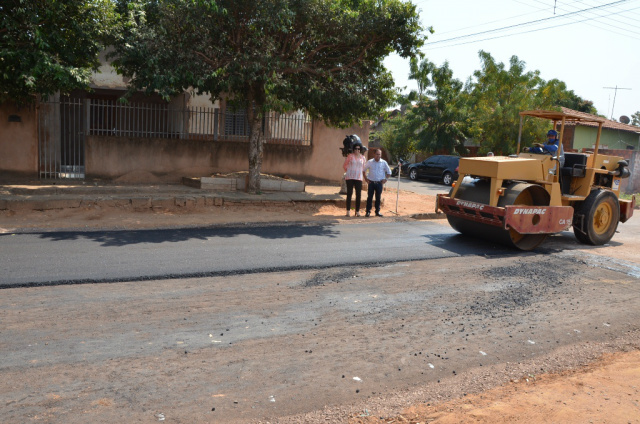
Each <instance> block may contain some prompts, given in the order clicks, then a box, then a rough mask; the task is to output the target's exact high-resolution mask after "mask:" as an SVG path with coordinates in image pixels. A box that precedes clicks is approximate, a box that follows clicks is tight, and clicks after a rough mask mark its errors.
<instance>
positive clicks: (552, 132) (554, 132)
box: [547, 130, 558, 136]
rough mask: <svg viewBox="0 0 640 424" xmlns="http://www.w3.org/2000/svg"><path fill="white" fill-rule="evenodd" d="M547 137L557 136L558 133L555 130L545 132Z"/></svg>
mask: <svg viewBox="0 0 640 424" xmlns="http://www.w3.org/2000/svg"><path fill="white" fill-rule="evenodd" d="M547 135H553V136H557V135H558V131H556V130H549V132H547Z"/></svg>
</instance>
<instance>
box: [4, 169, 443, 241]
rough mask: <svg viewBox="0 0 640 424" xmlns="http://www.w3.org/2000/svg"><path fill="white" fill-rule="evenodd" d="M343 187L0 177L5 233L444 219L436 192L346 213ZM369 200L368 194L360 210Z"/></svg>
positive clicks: (392, 194)
mask: <svg viewBox="0 0 640 424" xmlns="http://www.w3.org/2000/svg"><path fill="white" fill-rule="evenodd" d="M339 192H340V187H339V185H338V184H335V185H315V184H307V185H306V186H305V191H304V192H263V193H261V194H249V193H245V192H243V191H211V190H207V189H201V188H194V187H188V186H186V185H181V184H170V183H150V184H141V183H126V184H124V183H114V182H108V181H55V182H49V181H38V180H35V181H18V182H16V181H1V180H0V234H7V233H15V232H42V231H44V232H49V231H91V230H138V229H169V228H171V229H175V228H203V227H211V226H226V225H264V224H268V223H270V224H279V223H287V224H290V223H294V222H296V223H300V224H303V223H312V222H313V223H327V222H341V223H358V222H360V223H362V222H367V223H374V222H376V221H379V220H380V219H384V220H389V219H393V220H398V219H400V220H404V219H434V218H436V219H437V218H440V219H441V218H444V215H443V214H435V213H434V210H435V197H433V196H427V195H420V194H416V193H412V192H410V191H404V190H401V191H400V193H399V195H398V194H397V192H396V190H395V189H385V191H384V192H383V195H382V213H383V214H384V216H385V218H379V217H375V218H374V217H372V218H366V217H364V216H362V217H355V216H353V215H354V214H353V213H352V216H350V217H346V216H345V207H346V195H343V194H339ZM398 199H399V207H398V206H397V200H398ZM354 200H355V199H354ZM365 200H366V191H365V192H363V193H362V203H361V209H360V211H361V213H362V215H364V206H365V205H364V202H365ZM352 205H353V207H355V204H352Z"/></svg>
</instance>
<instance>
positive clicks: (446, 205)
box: [436, 110, 636, 250]
mask: <svg viewBox="0 0 640 424" xmlns="http://www.w3.org/2000/svg"><path fill="white" fill-rule="evenodd" d="M525 117H534V118H542V119H548V120H551V121H553V128H554V129H557V128H558V127H559V133H560V135H559V138H560V140H562V135H563V134H564V131H565V124H566V123H569V122H593V123H596V124H597V125H598V132H597V137H596V143H595V146H594V149H593V152H592V153H565V154H564V163H563V164H562V165H561V160H560V155H555V156H551V155H549V154H537V153H530V152H521V151H520V142H521V137H522V127H523V120H524V119H525ZM604 122H605V119H604V118H600V117H597V116H594V115H589V114H583V113H566V112H555V111H547V110H530V111H524V112H520V131H519V134H518V144H517V154H515V155H511V156H491V157H477V158H461V159H460V167H459V170H458V171H459V177H458V180H457V181H456V182H455V184H454V186H453V188H452V189H451V191H450V192H449V194H439V195H438V197H437V201H436V212H438V211H441V212H444V213H445V214H446V215H447V220H448V221H449V224H450V225H451V226H452V227H453V228H454V229H455V230H457V231H459V232H460V233H462V234H465V235H469V236H474V237H479V238H483V239H485V240H489V241H496V242H500V243H503V244H506V245H509V246H513V247H516V248H518V249H521V250H531V249H534V248H536V247H537V246H539V245H540V244H541V243H542V242H543V241H544V240H545V239H546V238H547V236H548V235H550V234H554V233H558V232H561V231H564V230H567V229H568V228H569V227H573V232H574V234H575V236H576V238H577V239H578V241H580V242H581V243H585V244H591V245H602V244H605V243H607V242H608V241H609V240H611V237H613V234H614V233H615V231H616V229H617V227H618V223H619V222H623V223H624V222H626V221H627V220H628V219H629V218H631V216H632V215H633V209H634V207H635V203H636V199H635V196H632V198H631V200H624V199H620V198H619V196H620V181H621V179H624V178H628V177H629V175H630V171H629V164H628V162H627V161H626V160H624V158H623V157H620V156H608V155H604V154H599V153H598V148H599V146H600V134H601V133H602V125H603V124H604Z"/></svg>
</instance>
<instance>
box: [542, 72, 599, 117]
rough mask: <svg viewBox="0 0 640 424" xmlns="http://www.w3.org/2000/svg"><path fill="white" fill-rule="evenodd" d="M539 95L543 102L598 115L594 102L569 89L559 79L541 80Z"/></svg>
mask: <svg viewBox="0 0 640 424" xmlns="http://www.w3.org/2000/svg"><path fill="white" fill-rule="evenodd" d="M537 96H538V97H539V98H540V103H541V104H548V105H551V107H553V106H557V107H559V106H563V107H566V108H569V109H573V110H577V111H578V112H584V113H590V114H593V115H596V114H597V113H598V111H597V110H596V108H595V107H594V106H593V102H592V101H590V100H585V99H583V98H582V97H580V96H578V95H577V94H575V93H574V92H573V90H568V89H567V84H565V83H564V82H563V81H560V80H558V79H552V80H550V81H546V82H541V84H540V88H539V89H538V94H537Z"/></svg>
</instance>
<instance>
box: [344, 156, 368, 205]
mask: <svg viewBox="0 0 640 424" xmlns="http://www.w3.org/2000/svg"><path fill="white" fill-rule="evenodd" d="M366 162H367V160H366V158H365V157H364V155H363V154H362V153H361V147H360V145H358V144H356V145H355V146H353V153H349V155H348V156H347V158H346V159H345V161H344V165H342V167H343V168H344V170H345V171H346V174H345V175H344V179H345V181H346V183H347V216H351V197H352V196H353V189H354V188H355V190H356V215H355V216H360V195H361V192H362V171H363V170H364V164H365V163H366Z"/></svg>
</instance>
